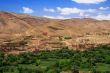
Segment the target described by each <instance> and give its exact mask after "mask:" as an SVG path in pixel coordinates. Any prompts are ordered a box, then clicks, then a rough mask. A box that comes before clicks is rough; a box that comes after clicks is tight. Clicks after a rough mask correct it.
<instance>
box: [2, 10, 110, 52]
mask: <svg viewBox="0 0 110 73" xmlns="http://www.w3.org/2000/svg"><path fill="white" fill-rule="evenodd" d="M23 42H24V43H23ZM109 43H110V21H107V20H103V21H99V20H95V19H91V18H84V19H78V18H73V19H65V20H60V19H49V18H44V17H35V16H30V15H26V14H16V13H9V12H0V45H1V49H2V50H4V49H7V50H10V49H11V50H20V51H21V50H23V51H25V50H28V51H33V50H36V48H37V49H40V50H41V49H42V50H44V49H46V50H47V49H49V50H51V49H56V48H57V49H58V48H61V47H65V46H68V47H70V48H75V49H86V48H89V47H93V46H96V45H99V44H109ZM7 50H5V51H7Z"/></svg>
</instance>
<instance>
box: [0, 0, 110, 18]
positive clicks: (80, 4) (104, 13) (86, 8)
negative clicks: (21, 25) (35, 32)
mask: <svg viewBox="0 0 110 73" xmlns="http://www.w3.org/2000/svg"><path fill="white" fill-rule="evenodd" d="M0 11H8V12H15V13H27V14H30V15H35V16H43V17H48V18H58V19H66V18H83V17H88V18H95V19H100V20H103V19H104V20H110V0H0Z"/></svg>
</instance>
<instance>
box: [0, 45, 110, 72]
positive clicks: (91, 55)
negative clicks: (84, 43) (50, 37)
mask: <svg viewBox="0 0 110 73" xmlns="http://www.w3.org/2000/svg"><path fill="white" fill-rule="evenodd" d="M62 71H71V72H72V73H78V72H79V71H84V72H85V73H86V72H91V73H110V46H107V45H104V46H99V47H97V48H91V49H89V50H86V51H83V52H81V51H74V50H69V49H68V48H67V47H66V48H62V49H60V50H53V51H39V52H36V53H30V52H28V53H23V54H20V55H5V54H4V53H3V52H1V53H0V73H60V72H62Z"/></svg>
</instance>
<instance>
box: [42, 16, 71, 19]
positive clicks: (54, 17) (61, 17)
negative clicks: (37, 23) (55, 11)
mask: <svg viewBox="0 0 110 73" xmlns="http://www.w3.org/2000/svg"><path fill="white" fill-rule="evenodd" d="M43 17H46V18H51V19H69V18H66V17H63V16H47V15H44V16H43Z"/></svg>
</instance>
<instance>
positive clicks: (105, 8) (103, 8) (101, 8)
mask: <svg viewBox="0 0 110 73" xmlns="http://www.w3.org/2000/svg"><path fill="white" fill-rule="evenodd" d="M99 9H100V10H107V9H109V7H100V8H99Z"/></svg>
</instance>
